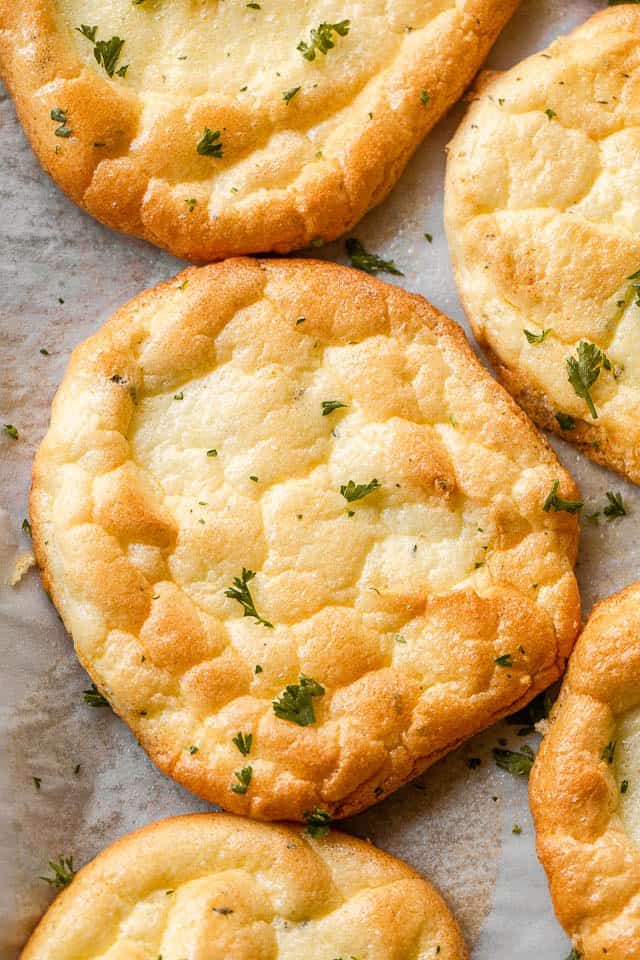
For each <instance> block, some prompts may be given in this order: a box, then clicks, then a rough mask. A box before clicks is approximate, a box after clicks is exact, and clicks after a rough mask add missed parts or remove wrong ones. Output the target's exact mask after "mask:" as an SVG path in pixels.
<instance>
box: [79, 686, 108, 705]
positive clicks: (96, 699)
mask: <svg viewBox="0 0 640 960" xmlns="http://www.w3.org/2000/svg"><path fill="white" fill-rule="evenodd" d="M82 699H83V700H84V702H85V703H87V704H88V705H89V706H90V707H109V706H111V704H110V703H109V701H108V700H107V698H106V697H103V695H102V694H101V693H100V691H99V690H98V688H97V687H96V685H95V683H92V684H91V689H90V690H83V691H82Z"/></svg>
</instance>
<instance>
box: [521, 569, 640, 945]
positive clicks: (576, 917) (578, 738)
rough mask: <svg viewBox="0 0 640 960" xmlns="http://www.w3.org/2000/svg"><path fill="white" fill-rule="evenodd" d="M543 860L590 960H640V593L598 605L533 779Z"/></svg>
mask: <svg viewBox="0 0 640 960" xmlns="http://www.w3.org/2000/svg"><path fill="white" fill-rule="evenodd" d="M530 794H531V806H532V810H533V815H534V820H535V825H536V832H537V846H538V855H539V857H540V859H541V861H542V863H543V865H544V867H545V869H546V871H547V875H548V878H549V885H550V887H551V894H552V897H553V902H554V906H555V909H556V913H557V914H558V918H559V920H560V922H561V923H562V924H563V926H564V927H565V929H566V930H567V932H568V933H569V935H570V936H572V937H573V941H574V944H575V946H576V949H577V950H578V952H579V954H580V956H582V957H583V960H596V958H597V960H601V958H602V957H605V956H606V958H607V960H638V958H640V910H639V906H638V905H639V904H640V583H636V584H634V585H632V586H630V587H627V589H626V590H623V591H622V592H621V593H618V594H616V595H615V596H613V597H609V598H608V599H607V600H604V601H602V602H601V603H599V604H598V605H597V606H596V607H595V609H594V612H593V613H592V615H591V617H590V619H589V621H588V623H587V625H586V627H585V629H584V632H583V633H582V635H581V637H580V639H579V640H578V643H577V644H576V648H575V651H574V653H573V655H572V657H571V660H570V662H569V669H568V671H567V676H566V679H565V681H564V684H563V687H562V693H561V695H560V700H559V702H558V705H557V706H556V709H555V713H554V714H553V715H552V722H551V727H550V730H549V733H548V734H547V736H546V737H545V739H544V741H543V743H542V746H541V748H540V752H539V753H538V758H537V760H536V763H535V764H534V768H533V772H532V777H531V787H530Z"/></svg>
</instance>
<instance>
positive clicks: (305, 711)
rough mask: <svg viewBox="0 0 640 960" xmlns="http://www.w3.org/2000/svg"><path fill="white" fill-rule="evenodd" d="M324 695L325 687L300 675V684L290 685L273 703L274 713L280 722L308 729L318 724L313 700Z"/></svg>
mask: <svg viewBox="0 0 640 960" xmlns="http://www.w3.org/2000/svg"><path fill="white" fill-rule="evenodd" d="M323 694H324V687H323V686H322V685H321V684H320V683H318V682H317V680H312V679H311V677H305V675H304V674H303V673H302V674H300V680H299V681H298V683H290V684H289V685H288V686H287V687H286V688H285V689H284V690H283V692H282V693H281V694H280V696H279V697H277V698H276V699H275V700H274V701H273V712H274V713H275V715H276V717H278V718H279V719H280V720H288V721H289V722H290V723H297V724H298V726H299V727H308V726H311V724H312V723H315V722H316V715H315V711H314V709H313V700H314V699H315V698H316V697H321V696H323Z"/></svg>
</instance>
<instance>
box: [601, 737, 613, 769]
mask: <svg viewBox="0 0 640 960" xmlns="http://www.w3.org/2000/svg"><path fill="white" fill-rule="evenodd" d="M616 746H617V741H616V740H610V741H609V743H608V744H607V745H606V747H605V748H604V750H603V751H602V753H601V754H600V759H601V760H604V761H605V763H608V764H609V766H611V764H612V763H613V761H614V759H615V755H616Z"/></svg>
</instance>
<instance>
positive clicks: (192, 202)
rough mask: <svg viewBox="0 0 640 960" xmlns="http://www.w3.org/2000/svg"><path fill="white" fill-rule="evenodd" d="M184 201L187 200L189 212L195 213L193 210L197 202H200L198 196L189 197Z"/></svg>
mask: <svg viewBox="0 0 640 960" xmlns="http://www.w3.org/2000/svg"><path fill="white" fill-rule="evenodd" d="M184 202H185V203H186V205H187V209H188V211H189V213H193V211H194V210H195V208H196V204H197V202H198V201H197V200H196V198H195V197H188V198H187V199H186V200H185V201H184Z"/></svg>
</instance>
